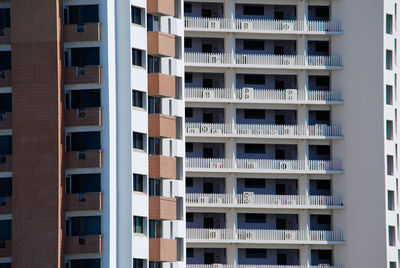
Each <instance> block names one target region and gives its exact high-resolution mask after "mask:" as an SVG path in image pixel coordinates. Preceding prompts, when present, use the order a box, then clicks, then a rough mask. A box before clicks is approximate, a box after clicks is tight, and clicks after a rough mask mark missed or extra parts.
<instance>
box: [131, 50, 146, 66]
mask: <svg viewBox="0 0 400 268" xmlns="http://www.w3.org/2000/svg"><path fill="white" fill-rule="evenodd" d="M143 54H144V52H143V51H142V50H140V49H135V48H132V65H136V66H140V67H143V68H144V64H143Z"/></svg>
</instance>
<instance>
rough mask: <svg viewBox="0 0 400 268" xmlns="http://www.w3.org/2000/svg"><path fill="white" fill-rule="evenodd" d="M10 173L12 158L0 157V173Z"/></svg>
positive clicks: (9, 156) (8, 156)
mask: <svg viewBox="0 0 400 268" xmlns="http://www.w3.org/2000/svg"><path fill="white" fill-rule="evenodd" d="M11 171H12V156H11V155H10V154H9V155H0V172H11Z"/></svg>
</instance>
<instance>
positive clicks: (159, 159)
mask: <svg viewBox="0 0 400 268" xmlns="http://www.w3.org/2000/svg"><path fill="white" fill-rule="evenodd" d="M149 177H150V178H164V179H176V178H177V174H176V158H175V157H169V156H163V155H150V156H149Z"/></svg>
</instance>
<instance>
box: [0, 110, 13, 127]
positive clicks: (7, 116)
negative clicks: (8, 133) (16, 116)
mask: <svg viewBox="0 0 400 268" xmlns="http://www.w3.org/2000/svg"><path fill="white" fill-rule="evenodd" d="M11 116H12V113H11V112H6V113H1V112H0V130H3V129H11V128H12V117H11Z"/></svg>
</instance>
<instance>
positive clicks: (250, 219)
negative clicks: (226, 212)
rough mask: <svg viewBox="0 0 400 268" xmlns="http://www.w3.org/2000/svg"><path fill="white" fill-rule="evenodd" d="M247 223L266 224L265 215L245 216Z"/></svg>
mask: <svg viewBox="0 0 400 268" xmlns="http://www.w3.org/2000/svg"><path fill="white" fill-rule="evenodd" d="M245 222H246V223H266V217H265V214H249V213H246V214H245Z"/></svg>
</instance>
